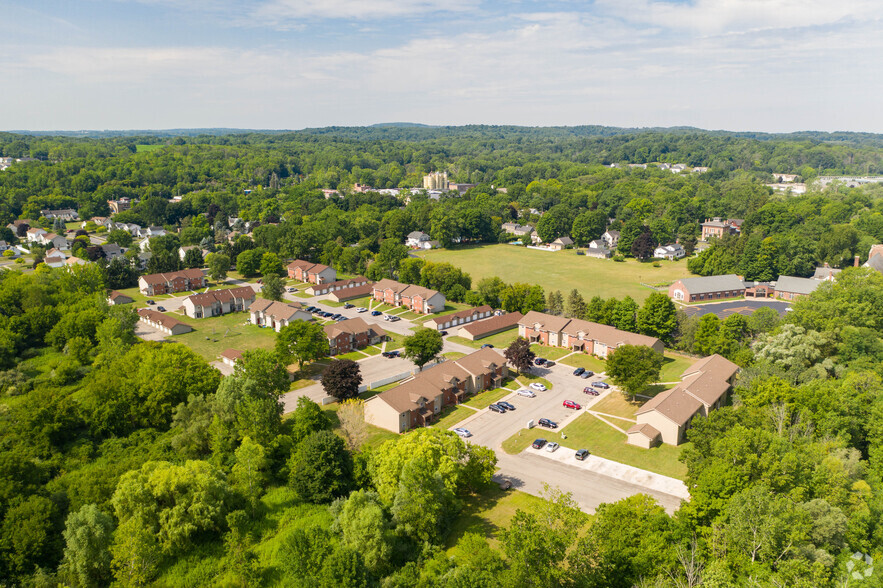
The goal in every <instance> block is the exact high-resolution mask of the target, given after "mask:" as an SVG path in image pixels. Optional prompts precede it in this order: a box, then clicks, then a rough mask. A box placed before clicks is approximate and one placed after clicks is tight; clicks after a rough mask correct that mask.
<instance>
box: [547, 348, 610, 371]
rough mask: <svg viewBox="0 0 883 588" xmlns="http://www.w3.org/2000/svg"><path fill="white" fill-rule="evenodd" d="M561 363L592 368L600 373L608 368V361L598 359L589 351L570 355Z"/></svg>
mask: <svg viewBox="0 0 883 588" xmlns="http://www.w3.org/2000/svg"><path fill="white" fill-rule="evenodd" d="M547 359H548V358H547ZM561 363H562V364H563V365H569V366H570V367H573V368H578V367H581V368H586V369H587V370H591V371H593V372H595V373H596V374H599V373H601V372H603V371H604V370H606V369H607V363H606V362H605V361H604V360H603V359H598V358H597V357H595V356H594V355H589V354H587V353H574V354H573V355H571V356H570V357H566V358H564V359H562V360H561Z"/></svg>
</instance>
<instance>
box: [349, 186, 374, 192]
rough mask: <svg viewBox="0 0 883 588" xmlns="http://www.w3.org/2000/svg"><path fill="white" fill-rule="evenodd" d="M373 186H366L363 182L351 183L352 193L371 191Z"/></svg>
mask: <svg viewBox="0 0 883 588" xmlns="http://www.w3.org/2000/svg"><path fill="white" fill-rule="evenodd" d="M373 191H374V188H372V187H371V186H366V185H365V184H354V185H353V193H356V194H364V193H365V192H373Z"/></svg>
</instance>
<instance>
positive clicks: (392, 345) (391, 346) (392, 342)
mask: <svg viewBox="0 0 883 588" xmlns="http://www.w3.org/2000/svg"><path fill="white" fill-rule="evenodd" d="M386 335H387V337H389V341H387V342H386V350H387V351H395V350H396V349H401V348H402V347H404V346H405V344H404V340H405V336H404V335H400V334H399V333H393V332H391V331H387V333H386Z"/></svg>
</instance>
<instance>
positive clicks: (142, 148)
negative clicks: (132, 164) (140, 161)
mask: <svg viewBox="0 0 883 588" xmlns="http://www.w3.org/2000/svg"><path fill="white" fill-rule="evenodd" d="M163 147H165V145H135V151H136V152H137V153H144V152H145V151H156V150H157V149H162V148H163Z"/></svg>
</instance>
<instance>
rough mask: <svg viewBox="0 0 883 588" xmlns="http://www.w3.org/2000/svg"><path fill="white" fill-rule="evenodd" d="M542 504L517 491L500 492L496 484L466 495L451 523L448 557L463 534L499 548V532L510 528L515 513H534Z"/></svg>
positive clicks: (538, 499)
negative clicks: (479, 538) (457, 514)
mask: <svg viewBox="0 0 883 588" xmlns="http://www.w3.org/2000/svg"><path fill="white" fill-rule="evenodd" d="M543 502H545V501H544V500H543V499H542V498H539V497H537V496H533V495H531V494H527V493H525V492H519V491H518V490H500V488H499V486H497V485H496V484H494V485H492V486H490V487H489V488H488V489H487V490H485V491H484V492H482V493H480V494H473V495H471V496H468V497H467V498H466V499H465V500H464V501H463V510H462V511H461V512H460V515H459V516H458V517H457V518H456V519H455V520H454V522H453V523H452V524H451V531H450V534H449V535H448V538H447V545H446V546H447V548H448V555H456V554H457V543H458V542H459V541H460V540H461V539H462V538H463V535H465V534H466V533H477V534H478V535H480V536H482V537H485V538H487V540H488V543H490V545H491V546H492V547H494V548H498V547H499V539H498V536H499V533H500V531H502V530H503V529H504V528H506V527H508V526H509V521H510V520H512V517H513V516H515V512H516V511H517V510H523V511H527V512H535V511H537V510H538V509H539V508H540V507H541V506H542V505H543Z"/></svg>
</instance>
